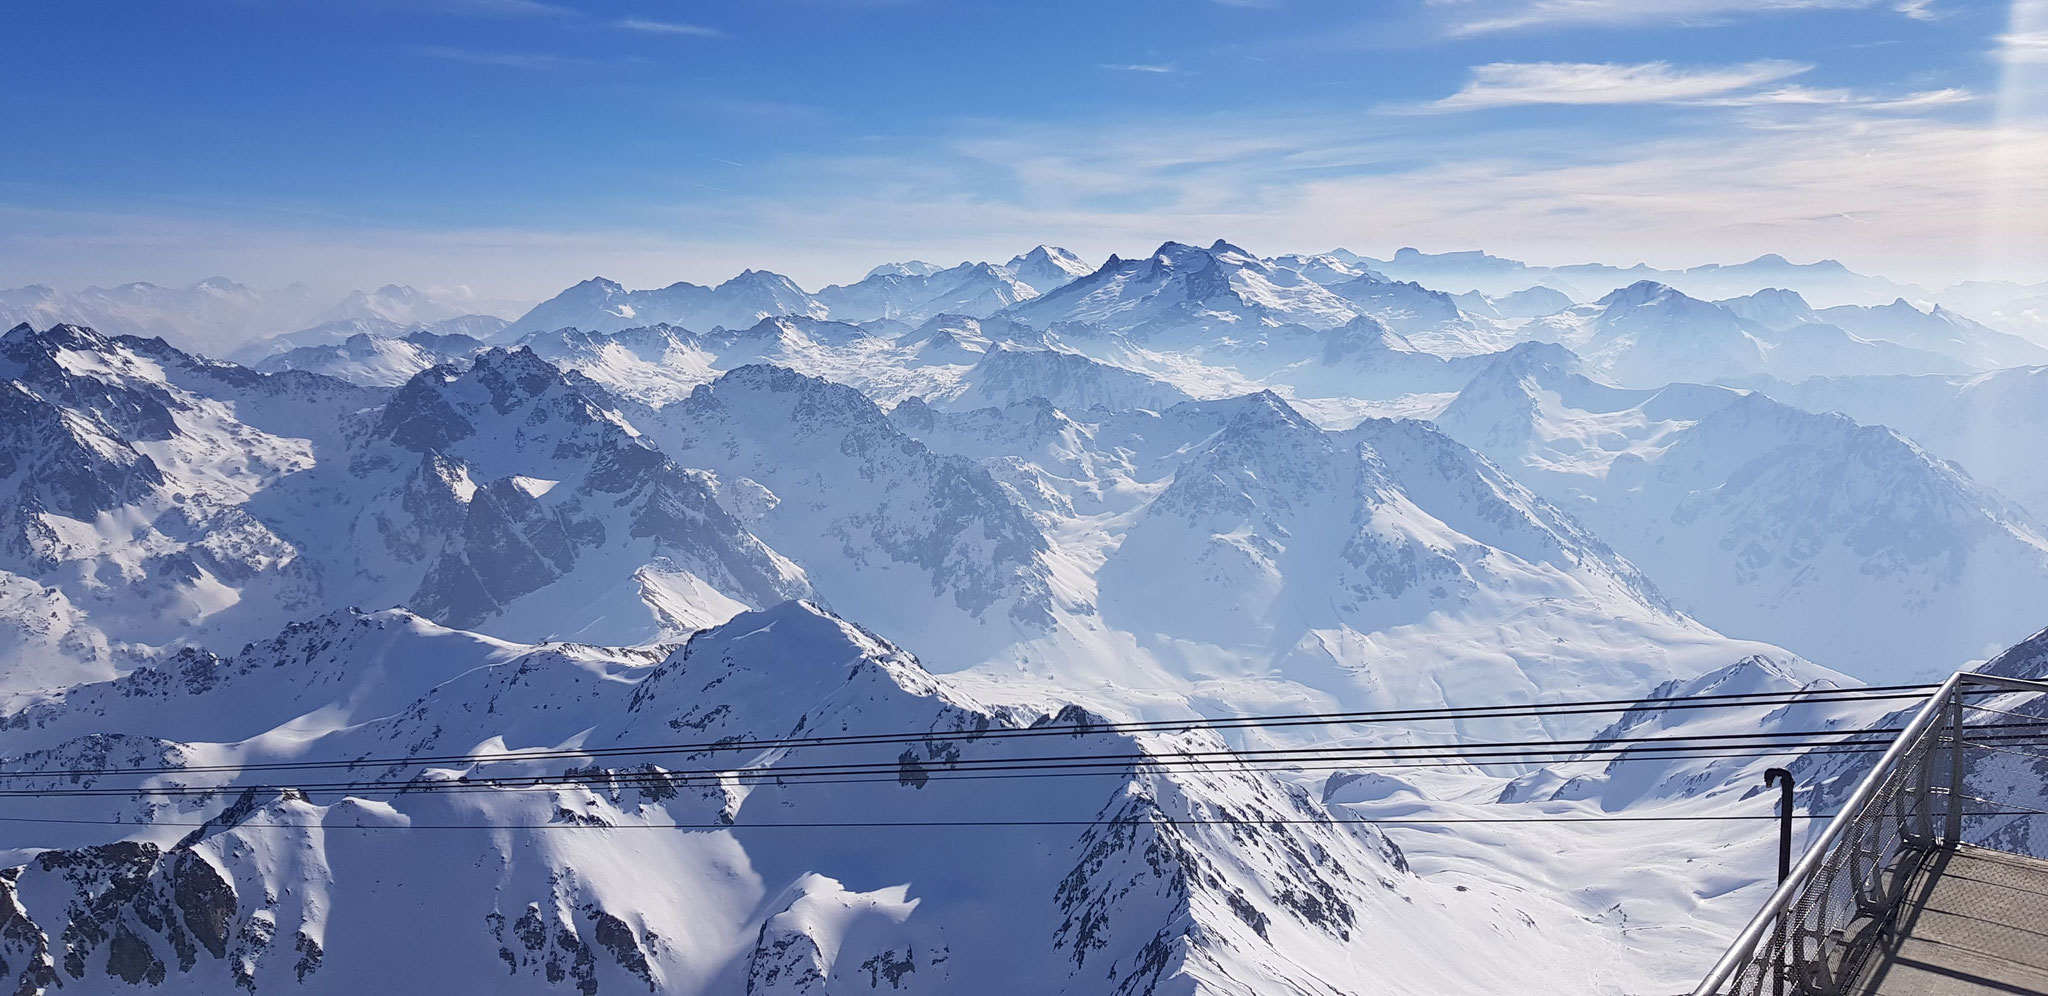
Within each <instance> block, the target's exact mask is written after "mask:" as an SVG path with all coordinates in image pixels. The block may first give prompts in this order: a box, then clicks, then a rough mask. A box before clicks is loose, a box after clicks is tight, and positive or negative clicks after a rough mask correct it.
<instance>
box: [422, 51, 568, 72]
mask: <svg viewBox="0 0 2048 996" xmlns="http://www.w3.org/2000/svg"><path fill="white" fill-rule="evenodd" d="M411 52H412V53H413V54H414V55H418V56H423V57H425V58H429V59H441V60H444V61H447V62H466V63H469V64H471V65H475V66H498V67H500V68H504V69H525V70H529V71H534V72H552V71H555V70H559V69H568V68H570V67H572V66H576V65H579V64H580V63H579V62H578V61H577V60H575V59H569V58H565V57H563V56H559V55H548V54H545V53H539V52H490V51H483V50H479V49H471V48H453V47H450V46H447V45H422V46H419V47H417V48H414V49H411Z"/></svg>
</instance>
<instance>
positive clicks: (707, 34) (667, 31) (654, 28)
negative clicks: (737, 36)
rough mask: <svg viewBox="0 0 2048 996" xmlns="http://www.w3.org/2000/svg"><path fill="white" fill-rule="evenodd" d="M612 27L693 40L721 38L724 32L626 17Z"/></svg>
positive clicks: (650, 19)
mask: <svg viewBox="0 0 2048 996" xmlns="http://www.w3.org/2000/svg"><path fill="white" fill-rule="evenodd" d="M614 26H616V27H620V28H624V29H626V30H627V31H638V32H640V33H642V34H649V35H689V36H691V37H694V38H723V37H725V32H723V31H720V30H718V29H717V28H707V27H705V26H703V25H701V24H684V23H681V22H679V21H657V20H653V19H652V18H646V17H628V18H626V19H624V20H621V21H617V22H614Z"/></svg>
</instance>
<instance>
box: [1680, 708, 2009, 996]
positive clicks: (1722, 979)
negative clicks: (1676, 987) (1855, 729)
mask: <svg viewBox="0 0 2048 996" xmlns="http://www.w3.org/2000/svg"><path fill="white" fill-rule="evenodd" d="M1964 685H1978V686H1988V687H1991V688H1996V689H2000V690H2004V691H2012V692H2037V693H2048V682H2041V681H2027V680H2023V679H2018V678H2005V677H2000V676H1998V675H1989V674H1979V673H1976V672H1974V671H1958V672H1956V673H1955V674H1954V675H1952V676H1950V677H1949V679H1948V680H1947V681H1944V682H1942V684H1941V687H1940V688H1939V689H1937V690H1936V691H1935V692H1934V694H1933V695H1932V696H1931V697H1929V698H1928V700H1927V702H1926V704H1924V705H1922V706H1921V707H1920V711H1919V712H1917V713H1915V714H1914V716H1913V719H1912V721H1911V722H1909V723H1907V724H1906V726H1905V728H1904V729H1903V730H1901V731H1900V733H1899V735H1898V738H1897V739H1896V740H1894V741H1893V742H1892V745H1891V747H1890V748H1888V749H1887V750H1886V751H1885V752H1884V755H1883V756H1882V757H1880V758H1878V761H1877V763H1876V764H1875V765H1873V766H1872V767H1871V769H1870V773H1869V774H1867V775H1865V776H1864V778H1863V780H1862V781H1861V782H1859V783H1858V784H1857V786H1856V788H1855V790H1854V791H1852V792H1850V793H1849V797H1848V798H1847V799H1844V800H1843V801H1842V804H1841V808H1840V809H1839V810H1838V811H1837V813H1836V815H1835V817H1834V818H1833V819H1831V820H1829V821H1828V822H1827V824H1826V825H1825V826H1824V827H1822V828H1821V831H1820V834H1819V835H1818V836H1816V837H1815V838H1814V839H1813V841H1812V842H1811V843H1809V844H1808V845H1807V848H1806V853H1805V854H1804V855H1802V856H1801V857H1800V859H1799V863H1798V864H1797V865H1795V866H1794V867H1793V868H1792V872H1791V874H1790V875H1787V876H1786V877H1785V879H1784V881H1782V882H1780V883H1779V884H1778V887H1777V889H1776V890H1774V891H1772V893H1771V896H1770V898H1769V899H1767V900H1765V901H1764V905H1763V908H1762V909H1761V910H1759V911H1758V912H1757V914H1756V916H1755V917H1754V918H1752V919H1751V920H1750V921H1749V925H1748V926H1746V927H1744V928H1743V930H1742V933H1741V934H1738V935H1737V936H1736V938H1735V942H1734V943H1733V944H1732V945H1730V946H1729V948H1728V952H1727V953H1726V954H1724V955H1722V956H1721V960H1720V961H1717V962H1715V963H1714V967H1713V969H1712V971H1710V972H1708V973H1707V977H1706V978H1705V979H1704V980H1702V981H1701V982H1700V984H1699V986H1698V987H1696V988H1695V989H1693V991H1692V996H1714V994H1716V993H1719V992H1720V991H1721V990H1722V987H1723V986H1725V985H1727V984H1728V983H1729V981H1730V980H1731V979H1733V978H1734V977H1735V976H1736V975H1737V973H1739V972H1741V971H1742V970H1743V969H1744V968H1745V967H1747V966H1748V965H1750V964H1751V963H1752V962H1753V960H1754V959H1755V957H1756V952H1757V947H1758V946H1759V945H1761V944H1763V943H1764V939H1765V938H1766V937H1767V936H1769V935H1771V934H1772V932H1773V931H1774V930H1781V929H1782V928H1781V927H1780V925H1779V921H1780V920H1781V919H1783V918H1784V917H1785V916H1786V915H1787V914H1789V913H1790V912H1791V911H1792V910H1793V909H1794V908H1795V907H1796V906H1797V905H1798V903H1799V902H1800V901H1801V900H1802V899H1803V898H1804V897H1805V895H1806V892H1807V889H1808V887H1809V886H1810V885H1811V884H1812V883H1813V879H1814V876H1815V874H1816V873H1817V872H1818V871H1819V870H1820V869H1821V867H1822V866H1823V865H1824V864H1825V863H1826V862H1827V860H1828V858H1829V856H1830V854H1831V852H1832V851H1833V850H1834V849H1835V848H1836V846H1837V845H1839V844H1840V843H1841V842H1842V840H1843V838H1844V837H1845V836H1846V835H1847V834H1848V832H1849V831H1850V830H1851V829H1852V828H1854V827H1856V826H1857V824H1859V823H1860V822H1862V821H1863V820H1864V819H1865V816H1866V814H1865V813H1864V809H1865V808H1866V806H1867V805H1868V804H1869V803H1870V802H1871V800H1872V799H1873V798H1875V797H1876V796H1877V794H1878V792H1879V790H1880V789H1881V788H1883V787H1885V786H1886V784H1887V782H1888V781H1889V780H1890V779H1891V777H1892V776H1893V775H1894V774H1895V773H1898V771H1899V769H1900V765H1901V762H1902V761H1904V760H1905V759H1906V758H1907V757H1908V755H1909V754H1912V753H1913V752H1914V751H1915V750H1917V749H1918V748H1919V747H1920V741H1921V740H1922V739H1923V738H1924V737H1926V736H1927V734H1928V733H1929V731H1931V730H1935V729H1936V728H1937V725H1938V724H1940V723H1941V722H1942V714H1943V712H1945V711H1947V712H1951V713H1952V714H1953V716H1954V722H1955V726H1956V733H1955V737H1954V740H1955V742H1956V743H1957V744H1958V745H1959V744H1960V743H1961V740H1962V723H1961V696H1962V694H1963V693H1962V688H1963V686H1964ZM1926 760H1927V761H1928V762H1931V760H1932V759H1931V757H1930V758H1928V759H1926ZM1928 775H1929V773H1928V772H1927V771H1925V770H1923V771H1922V772H1921V777H1922V779H1923V780H1925V779H1926V778H1927V777H1928ZM1950 777H1951V784H1950V786H1949V796H1950V804H1949V805H1948V807H1947V812H1946V814H1945V816H1946V820H1945V826H1944V828H1943V829H1944V831H1945V832H1944V833H1943V835H1942V836H1943V837H1944V838H1945V839H1946V840H1947V841H1948V842H1949V843H1951V844H1953V843H1954V842H1955V840H1956V838H1957V837H1958V836H1959V833H1960V830H1959V827H1960V819H1961V816H1962V809H1961V807H1960V806H1958V805H1955V804H1954V800H1955V798H1956V797H1958V796H1959V795H1960V787H1961V786H1960V780H1961V777H1962V762H1961V752H1960V749H1958V750H1957V751H1956V755H1955V759H1954V761H1953V762H1952V767H1951V772H1950Z"/></svg>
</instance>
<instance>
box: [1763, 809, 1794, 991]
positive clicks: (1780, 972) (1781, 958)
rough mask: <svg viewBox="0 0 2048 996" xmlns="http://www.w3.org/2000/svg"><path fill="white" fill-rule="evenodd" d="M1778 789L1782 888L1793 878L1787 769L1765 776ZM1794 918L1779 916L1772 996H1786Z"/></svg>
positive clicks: (1779, 870) (1775, 940)
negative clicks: (1789, 923)
mask: <svg viewBox="0 0 2048 996" xmlns="http://www.w3.org/2000/svg"><path fill="white" fill-rule="evenodd" d="M1773 785H1776V786H1778V884H1779V885H1784V884H1785V880H1786V879H1787V878H1790V877H1791V875H1792V773H1791V772H1789V771H1786V770H1785V769H1783V768H1772V769H1770V770H1768V771H1765V772H1764V787H1765V788H1770V787H1771V786H1773ZM1790 915H1792V914H1791V911H1789V910H1787V911H1784V912H1781V913H1780V914H1779V915H1778V924H1777V929H1776V930H1775V931H1774V934H1775V935H1776V936H1775V937H1774V938H1773V939H1772V944H1773V946H1774V947H1776V948H1777V949H1778V952H1777V957H1775V958H1772V959H1771V960H1772V962H1774V964H1773V965H1772V966H1771V968H1772V969H1773V971H1772V972H1771V993H1772V996H1785V973H1786V972H1788V971H1790V970H1791V967H1792V966H1791V960H1792V952H1791V951H1789V950H1787V949H1786V945H1785V918H1786V917H1788V916H1790Z"/></svg>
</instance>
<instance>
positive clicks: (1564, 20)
mask: <svg viewBox="0 0 2048 996" xmlns="http://www.w3.org/2000/svg"><path fill="white" fill-rule="evenodd" d="M1432 2H1440V3H1444V4H1445V5H1446V6H1449V5H1451V4H1453V3H1455V4H1456V5H1457V6H1461V7H1462V6H1467V5H1466V4H1464V3H1462V2H1458V0H1432ZM1880 2H1884V0H1514V2H1511V3H1506V4H1500V3H1494V4H1488V5H1485V6H1484V7H1483V8H1482V11H1483V12H1482V13H1479V14H1478V15H1476V16H1471V17H1469V19H1464V20H1461V21H1460V23H1458V24H1457V25H1455V26H1454V27H1453V28H1452V31H1451V33H1452V34H1455V35H1475V34H1486V33H1489V32H1495V31H1510V30H1514V29H1517V28H1532V27H1543V26H1548V25H1585V24H1592V25H1603V24H1604V25H1639V24H1659V23H1663V24H1679V25H1713V24H1724V23H1727V22H1728V21H1729V20H1731V19H1733V18H1736V17H1739V16H1743V15H1755V14H1770V13H1783V12H1786V11H1797V10H1854V9H1860V8H1867V7H1874V6H1877V5H1878V4H1879V3H1880ZM1925 7H1927V3H1926V0H1918V2H1916V0H1903V2H1899V3H1898V6H1897V8H1896V9H1898V10H1899V11H1900V12H1901V13H1905V14H1907V15H1908V16H1916V17H1917V16H1920V13H1919V12H1920V11H1921V10H1923V9H1924V8H1925Z"/></svg>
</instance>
